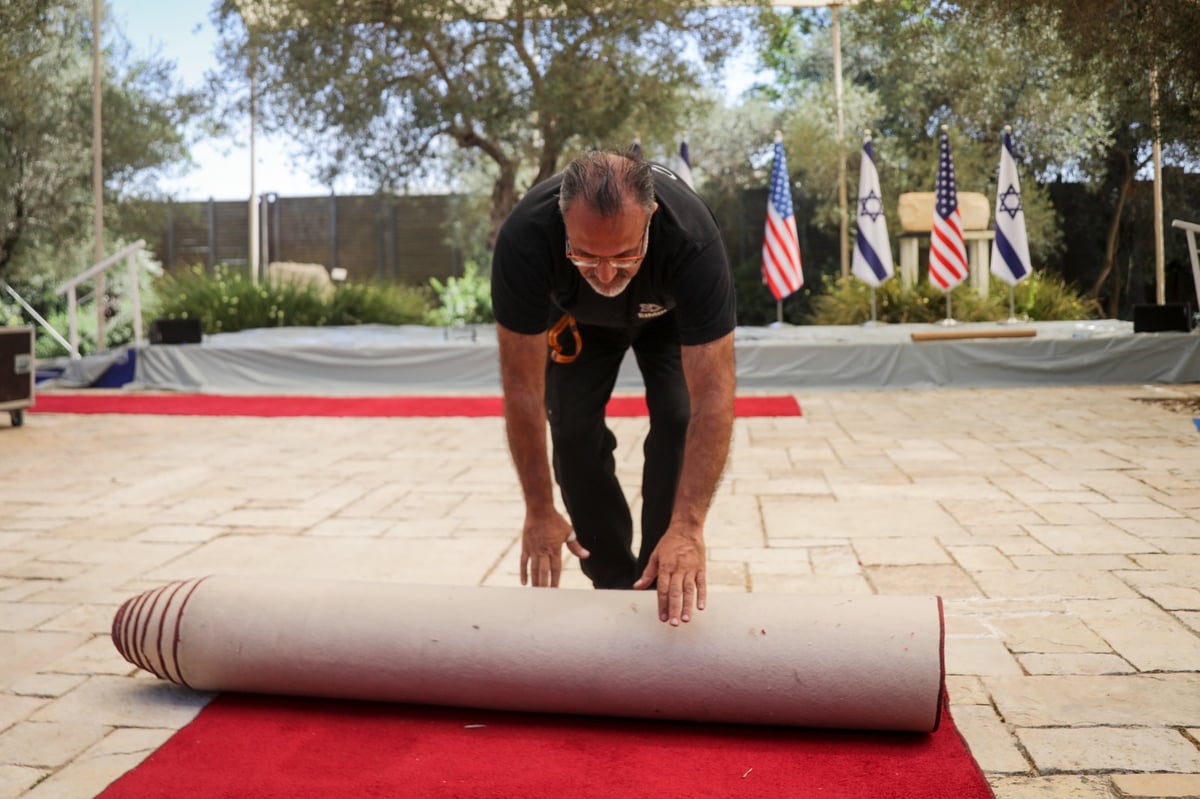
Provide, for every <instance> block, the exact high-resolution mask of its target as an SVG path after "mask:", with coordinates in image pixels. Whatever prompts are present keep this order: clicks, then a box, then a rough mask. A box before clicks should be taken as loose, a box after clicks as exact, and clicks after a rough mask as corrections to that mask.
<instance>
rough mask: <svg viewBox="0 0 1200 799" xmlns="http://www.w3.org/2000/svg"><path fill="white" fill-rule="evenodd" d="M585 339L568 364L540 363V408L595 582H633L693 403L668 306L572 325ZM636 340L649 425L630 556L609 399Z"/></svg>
mask: <svg viewBox="0 0 1200 799" xmlns="http://www.w3.org/2000/svg"><path fill="white" fill-rule="evenodd" d="M578 329H579V334H580V337H581V340H582V346H581V347H580V349H579V353H578V357H577V358H576V359H575V360H574V361H572V362H571V363H565V364H564V363H555V362H554V361H552V360H548V361H547V363H546V412H547V417H548V418H549V420H550V436H551V442H552V444H553V451H554V459H553V463H554V477H555V480H557V481H558V486H559V490H560V491H561V492H562V497H563V504H564V505H566V508H567V513H568V514H569V515H570V517H571V524H572V525H573V526H574V527H575V533H576V535H578V536H579V542H580V543H581V544H583V546H584V547H585V548H586V549H587V550H588V551H589V552H591V557H589V558H587V559H585V560H583V561H581V562H580V563H581V565H582V568H583V573H584V574H586V575H587V576H588V577H589V578H590V579H591V581H592V584H593V585H594V586H595V587H596V588H630V587H632V586H633V583H634V581H635V580H637V578H638V577H640V576H641V574H642V571H643V570H644V569H645V568H646V564H647V563H648V562H649V560H650V554H651V553H652V552H653V551H654V547H655V546H656V545H657V544H658V541H659V539H660V538H662V536H663V533H665V532H666V530H667V526H668V524H670V521H671V511H672V509H673V507H674V504H675V490H676V488H677V487H678V485H679V473H680V471H681V469H682V467H683V447H684V438H685V436H686V434H687V426H688V419H689V417H690V415H691V404H690V402H689V399H688V392H687V383H686V382H685V381H684V377H683V364H682V362H681V361H680V354H679V332H678V329H677V328H676V325H675V319H674V316H673V315H671V314H668V315H666V316H664V317H660V318H658V319H655V320H653V321H651V322H648V323H646V324H644V325H641V326H639V327H637V328H634V329H623V328H606V327H594V326H589V325H578ZM631 347H632V348H633V352H634V355H635V356H636V358H637V363H638V368H639V369H640V370H641V373H642V378H643V380H644V381H645V384H646V404H647V406H648V408H649V410H650V432H649V434H648V435H647V436H646V441H645V443H644V445H643V453H644V457H645V463H644V466H643V468H642V520H641V530H642V540H641V550H640V552H639V555H638V557H637V558H635V557H634V555H633V550H632V545H633V518H632V514H631V513H630V510H629V504H628V502H627V501H626V499H625V495H624V493H623V492H622V490H621V485H620V483H618V482H617V475H616V461H615V459H614V457H613V450H614V449H615V448H616V446H617V439H616V436H614V435H613V433H612V431H611V430H609V428H608V425H607V424H606V421H605V414H604V412H605V406H606V405H607V404H608V400H609V397H611V395H612V392H613V387H614V386H615V385H616V382H617V373H618V372H619V371H620V367H621V361H622V359H623V358H624V357H625V353H626V351H628V350H629V349H630V348H631Z"/></svg>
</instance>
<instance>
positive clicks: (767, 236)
mask: <svg viewBox="0 0 1200 799" xmlns="http://www.w3.org/2000/svg"><path fill="white" fill-rule="evenodd" d="M762 271H763V277H764V278H765V279H766V281H767V286H768V287H769V288H770V289H771V293H772V294H773V295H775V299H776V300H782V299H783V298H784V297H787V296H789V295H791V294H794V293H796V292H797V291H799V290H800V287H801V286H803V285H804V272H803V271H802V270H801V265H800V237H799V236H798V235H797V234H796V213H795V211H794V210H793V208H792V187H791V186H790V185H789V184H788V171H787V161H786V159H785V158H784V155H783V134H782V133H778V132H776V134H775V160H774V163H773V164H772V165H771V188H770V192H769V193H768V195H767V226H766V231H765V233H764V235H763V257H762Z"/></svg>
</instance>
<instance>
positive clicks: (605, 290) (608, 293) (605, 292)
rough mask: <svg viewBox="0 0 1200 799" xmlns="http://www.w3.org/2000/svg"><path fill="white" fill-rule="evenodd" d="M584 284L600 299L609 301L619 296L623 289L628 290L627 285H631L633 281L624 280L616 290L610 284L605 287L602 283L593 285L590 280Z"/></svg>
mask: <svg viewBox="0 0 1200 799" xmlns="http://www.w3.org/2000/svg"><path fill="white" fill-rule="evenodd" d="M585 282H586V283H587V284H588V286H590V287H591V289H592V291H594V292H596V293H597V294H599V295H600V296H601V297H608V298H609V299H612V298H613V297H618V296H620V295H621V293H622V292H623V291H625V289H627V288H629V284H630V283H632V282H633V280H632V279H630V280H626V281H625V282H624V283H622V284H621V286H620V288H616V287H615V286H614V285H612V284H610V285H607V286H605V285H604V284H602V283H594V282H592V281H591V280H587V281H585Z"/></svg>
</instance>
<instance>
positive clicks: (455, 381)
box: [42, 320, 1200, 396]
mask: <svg viewBox="0 0 1200 799" xmlns="http://www.w3.org/2000/svg"><path fill="white" fill-rule="evenodd" d="M734 342H735V347H736V351H737V368H738V385H739V388H740V389H741V390H742V391H754V390H771V391H777V390H780V389H785V390H793V391H794V390H806V391H807V390H815V389H906V388H934V387H943V386H944V387H962V388H970V387H1003V386H1025V385H1029V386H1033V385H1038V386H1045V385H1104V384H1153V383H1167V384H1170V383H1196V382H1200V334H1198V333H1197V332H1196V331H1193V332H1192V333H1182V332H1177V333H1135V332H1133V325H1132V323H1130V322H1122V321H1117V320H1095V321H1080V322H1031V323H1018V324H997V323H990V322H989V323H961V324H957V325H952V326H946V325H941V324H902V325H888V324H879V325H874V326H870V325H864V326H836V327H828V326H772V327H740V328H738V329H737V331H736V332H735V335H734ZM130 367H132V368H130ZM120 368H123V369H124V370H125V372H126V373H127V374H128V377H127V378H126V379H125V380H123V381H122V382H119V383H117V384H116V385H123V386H124V387H125V388H127V389H129V390H166V391H186V392H200V393H212V394H322V395H347V396H351V395H358V396H366V395H386V394H404V393H412V392H428V391H438V392H463V393H485V392H486V393H494V392H497V391H499V389H500V379H499V370H498V364H497V348H496V334H495V329H494V327H493V326H491V325H479V326H472V327H465V328H451V329H447V328H435V327H420V326H385V325H362V326H356V327H335V328H270V329H257V330H246V331H241V332H238V333H223V334H217V335H211V336H206V337H205V338H204V340H203V341H202V343H200V344H178V345H161V344H160V345H148V344H143V345H140V346H137V347H130V348H126V349H123V350H120V351H117V352H113V353H108V354H106V355H103V356H93V357H92V358H85V359H83V360H81V361H73V362H70V363H69V364H67V365H66V368H65V370H64V371H63V373H62V374H61V375H60V376H59V377H57V378H55V379H53V380H49V381H46V382H45V383H44V384H42V386H43V387H44V388H47V389H50V388H53V387H55V386H61V387H71V388H79V387H83V386H94V385H97V384H99V383H104V375H106V374H107V375H110V377H109V378H108V379H107V382H106V383H104V384H105V385H107V386H108V387H112V386H113V385H114V383H113V382H112V378H111V375H112V374H113V373H114V371H115V370H119V369H120ZM617 388H618V390H619V391H637V390H639V389H640V388H641V378H640V375H639V374H638V372H637V367H636V364H635V363H634V362H633V359H632V357H630V358H627V359H626V361H625V363H624V365H623V366H622V370H621V375H620V378H619V380H618V385H617Z"/></svg>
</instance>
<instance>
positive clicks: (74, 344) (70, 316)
mask: <svg viewBox="0 0 1200 799" xmlns="http://www.w3.org/2000/svg"><path fill="white" fill-rule="evenodd" d="M145 246H146V241H145V239H138V240H137V241H135V242H134V243H133V244H130V245H129V246H128V247H125V248H124V249H122V250H119V251H118V252H116V253H113V254H112V255H110V256H108V257H107V258H105V259H104V260H103V261H100V262H98V263H96V264H94V265H92V266H90V267H88V268H87V269H86V270H84V271H83V272H80V273H79V274H78V275H76V276H75V277H73V278H71V279H70V280H68V281H67V282H66V283H63V284H62V285H61V286H59V287H58V288H56V289H55V290H54V293H55V294H66V295H67V320H68V324H69V326H70V338H71V341H70V344H68V345H67V349H68V350H70V352H71V357H72V358H79V321H78V319H77V313H78V305H79V302H78V298H77V296H76V287H78V286H79V284H80V283H82V282H84V281H85V280H90V279H91V278H93V277H95V276H96V275H99V274H100V273H102V272H105V271H107V270H108V269H109V268H110V267H112V266H113V265H114V264H116V263H118V262H119V261H121V260H122V259H124V260H125V261H126V263H127V264H128V266H129V284H130V295H131V299H132V300H133V340H134V343H137V342H139V341H141V340H142V300H141V296H140V294H139V292H138V279H137V278H138V275H137V258H135V257H134V256H136V255H137V252H138V250H140V249H142V248H143V247H145ZM101 301H103V298H98V299H97V302H101ZM96 348H97V349H98V350H102V349H104V342H102V341H98V342H96Z"/></svg>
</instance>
